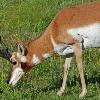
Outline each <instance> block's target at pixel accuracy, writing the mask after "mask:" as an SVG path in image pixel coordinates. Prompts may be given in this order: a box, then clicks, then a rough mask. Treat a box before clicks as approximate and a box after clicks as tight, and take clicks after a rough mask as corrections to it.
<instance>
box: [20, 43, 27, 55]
mask: <svg viewBox="0 0 100 100" xmlns="http://www.w3.org/2000/svg"><path fill="white" fill-rule="evenodd" d="M18 52H19V53H20V54H21V55H23V56H26V55H27V48H26V47H25V46H24V45H23V44H18Z"/></svg>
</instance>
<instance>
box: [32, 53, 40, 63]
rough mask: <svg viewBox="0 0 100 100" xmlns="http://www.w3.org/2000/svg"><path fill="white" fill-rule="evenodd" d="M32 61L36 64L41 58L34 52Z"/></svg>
mask: <svg viewBox="0 0 100 100" xmlns="http://www.w3.org/2000/svg"><path fill="white" fill-rule="evenodd" d="M32 62H33V64H35V65H37V64H39V63H41V60H40V59H39V58H38V57H37V56H36V55H35V54H34V55H33V58H32Z"/></svg>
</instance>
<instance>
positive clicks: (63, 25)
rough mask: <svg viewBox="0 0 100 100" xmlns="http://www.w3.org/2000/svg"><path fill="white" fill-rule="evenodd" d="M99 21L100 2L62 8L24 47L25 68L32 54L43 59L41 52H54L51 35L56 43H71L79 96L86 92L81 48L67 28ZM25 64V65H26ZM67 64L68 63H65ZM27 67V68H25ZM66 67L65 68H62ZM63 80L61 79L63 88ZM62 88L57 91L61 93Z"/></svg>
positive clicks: (65, 73)
mask: <svg viewBox="0 0 100 100" xmlns="http://www.w3.org/2000/svg"><path fill="white" fill-rule="evenodd" d="M96 22H98V23H100V2H96V3H90V4H84V5H76V6H73V7H70V8H64V9H62V10H61V11H60V12H59V13H58V14H57V15H56V16H55V17H54V19H53V20H52V22H51V23H50V25H49V26H48V27H47V29H46V30H45V32H44V33H43V35H42V36H41V37H39V38H38V39H36V40H34V41H31V42H30V43H29V44H28V45H27V46H26V47H27V50H28V54H27V56H26V57H27V62H26V64H25V66H24V65H23V66H24V67H25V70H28V69H30V68H32V66H33V65H34V64H33V62H32V57H33V54H35V55H37V56H38V57H39V59H40V60H44V58H43V56H42V55H43V54H44V53H46V52H49V53H51V52H52V53H54V48H53V45H52V42H51V36H52V37H53V38H54V40H55V41H56V43H66V44H68V45H72V46H73V48H74V52H75V56H76V62H77V67H78V70H79V73H80V78H81V84H82V93H81V94H80V96H81V97H83V96H85V95H86V93H87V90H86V84H85V79H84V73H83V67H82V50H81V47H80V44H79V41H78V40H77V39H75V38H73V37H72V36H71V35H70V34H68V33H67V29H69V28H76V27H82V26H85V25H89V24H92V23H96ZM66 63H67V61H66ZM26 65H27V66H26ZM65 66H68V65H65ZM26 67H27V68H26ZM64 69H66V68H64ZM67 74H68V69H66V71H64V76H66V75H67ZM65 82H66V81H65V80H63V84H64V86H62V87H63V88H65ZM63 92H64V89H63V90H62V89H61V91H60V92H58V95H61V94H62V93H63Z"/></svg>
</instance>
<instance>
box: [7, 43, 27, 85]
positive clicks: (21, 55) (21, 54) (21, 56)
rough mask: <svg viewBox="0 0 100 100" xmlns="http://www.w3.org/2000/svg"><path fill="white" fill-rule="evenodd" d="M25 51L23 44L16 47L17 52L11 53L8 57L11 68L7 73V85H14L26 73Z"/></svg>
mask: <svg viewBox="0 0 100 100" xmlns="http://www.w3.org/2000/svg"><path fill="white" fill-rule="evenodd" d="M26 56H27V49H26V48H25V46H24V45H23V44H19V45H18V51H17V52H13V53H12V56H11V57H10V62H11V63H12V68H11V70H10V73H9V77H8V80H7V83H8V84H11V85H13V86H14V85H15V84H16V83H17V81H18V80H19V79H20V78H21V77H22V76H23V75H24V74H25V73H26V71H27V57H26Z"/></svg>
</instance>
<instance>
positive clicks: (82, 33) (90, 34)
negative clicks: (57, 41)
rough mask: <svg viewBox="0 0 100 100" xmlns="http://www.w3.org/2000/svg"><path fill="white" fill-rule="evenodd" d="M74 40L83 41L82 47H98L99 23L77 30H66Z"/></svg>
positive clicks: (99, 38)
mask: <svg viewBox="0 0 100 100" xmlns="http://www.w3.org/2000/svg"><path fill="white" fill-rule="evenodd" d="M67 32H68V33H69V34H71V35H72V36H73V37H74V38H75V39H77V40H79V41H81V39H83V40H84V43H83V45H84V47H85V48H88V47H100V23H93V24H90V25H86V26H83V27H78V28H70V29H68V30H67Z"/></svg>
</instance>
